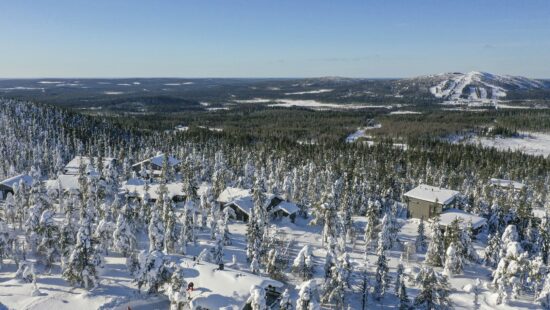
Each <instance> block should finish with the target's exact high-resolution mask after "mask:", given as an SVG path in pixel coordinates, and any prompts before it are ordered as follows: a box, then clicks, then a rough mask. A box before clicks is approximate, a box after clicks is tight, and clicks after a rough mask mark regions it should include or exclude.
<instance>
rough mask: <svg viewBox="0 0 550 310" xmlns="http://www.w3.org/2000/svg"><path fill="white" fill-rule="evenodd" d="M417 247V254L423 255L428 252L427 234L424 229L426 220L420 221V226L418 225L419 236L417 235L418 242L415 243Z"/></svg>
mask: <svg viewBox="0 0 550 310" xmlns="http://www.w3.org/2000/svg"><path fill="white" fill-rule="evenodd" d="M414 244H415V247H416V252H419V253H423V252H424V251H426V247H427V246H428V244H427V242H426V232H425V228H424V218H421V219H420V224H418V234H417V235H416V240H415V242H414Z"/></svg>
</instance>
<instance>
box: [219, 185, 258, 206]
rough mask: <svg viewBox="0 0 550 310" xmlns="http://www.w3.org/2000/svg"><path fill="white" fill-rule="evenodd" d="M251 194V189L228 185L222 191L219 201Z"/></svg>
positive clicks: (225, 201)
mask: <svg viewBox="0 0 550 310" xmlns="http://www.w3.org/2000/svg"><path fill="white" fill-rule="evenodd" d="M250 194H251V193H250V190H249V189H244V188H238V187H227V188H226V189H224V190H223V191H222V192H221V194H220V196H219V197H218V201H219V202H221V203H228V202H231V201H233V200H235V199H238V198H241V197H245V196H250Z"/></svg>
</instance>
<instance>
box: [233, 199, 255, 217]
mask: <svg viewBox="0 0 550 310" xmlns="http://www.w3.org/2000/svg"><path fill="white" fill-rule="evenodd" d="M228 204H234V205H235V206H237V207H238V208H239V209H241V210H242V211H243V212H244V213H246V214H248V215H250V212H252V208H253V207H254V199H252V196H245V197H240V198H237V199H235V200H233V201H231V202H230V203H228Z"/></svg>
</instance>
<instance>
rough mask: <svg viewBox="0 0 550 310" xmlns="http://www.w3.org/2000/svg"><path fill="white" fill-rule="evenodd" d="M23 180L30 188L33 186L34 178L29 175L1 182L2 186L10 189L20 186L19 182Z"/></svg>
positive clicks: (21, 175) (17, 176)
mask: <svg viewBox="0 0 550 310" xmlns="http://www.w3.org/2000/svg"><path fill="white" fill-rule="evenodd" d="M21 180H23V182H24V183H25V184H26V185H28V186H31V185H32V177H31V176H30V175H27V174H19V175H16V176H13V177H11V178H8V179H5V180H4V181H2V182H0V184H2V185H4V186H7V187H10V188H14V186H15V184H17V185H19V182H21Z"/></svg>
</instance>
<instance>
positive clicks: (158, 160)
mask: <svg viewBox="0 0 550 310" xmlns="http://www.w3.org/2000/svg"><path fill="white" fill-rule="evenodd" d="M149 162H150V163H152V164H154V165H156V166H159V167H162V164H163V163H164V153H158V154H157V155H156V156H153V157H151V158H147V159H145V160H142V161H140V162H139V163H136V164H133V165H132V167H136V166H140V165H141V164H145V163H149ZM180 163H181V161H180V160H179V159H176V158H174V157H172V156H168V165H170V166H172V167H173V166H176V165H179V164H180Z"/></svg>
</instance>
